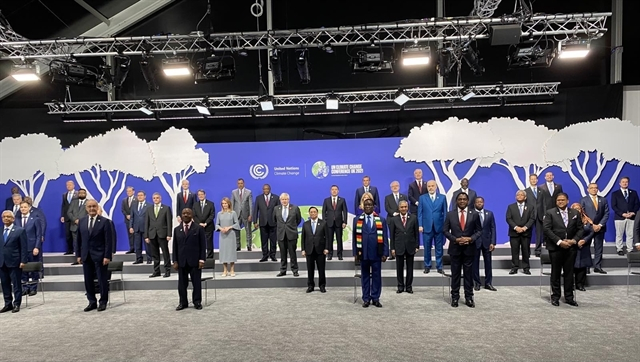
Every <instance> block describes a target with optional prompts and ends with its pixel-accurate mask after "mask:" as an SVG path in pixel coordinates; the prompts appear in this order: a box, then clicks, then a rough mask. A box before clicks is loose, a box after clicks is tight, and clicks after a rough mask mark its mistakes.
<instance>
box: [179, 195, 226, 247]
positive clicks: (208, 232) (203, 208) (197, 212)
mask: <svg viewBox="0 0 640 362" xmlns="http://www.w3.org/2000/svg"><path fill="white" fill-rule="evenodd" d="M183 214H184V213H183ZM215 215H216V205H215V204H214V203H213V202H211V201H210V200H207V193H206V192H204V190H198V201H196V202H195V204H194V205H193V210H192V217H193V221H194V222H195V223H196V224H198V225H200V226H201V227H202V228H204V238H205V242H206V246H207V259H212V258H213V230H214V228H215V225H214V223H213V218H214V217H215ZM174 252H175V249H174Z"/></svg>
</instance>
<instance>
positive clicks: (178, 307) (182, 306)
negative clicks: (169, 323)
mask: <svg viewBox="0 0 640 362" xmlns="http://www.w3.org/2000/svg"><path fill="white" fill-rule="evenodd" d="M185 308H186V307H185V306H184V305H182V304H178V306H177V307H176V310H183V309H185Z"/></svg>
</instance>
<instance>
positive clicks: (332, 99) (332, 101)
mask: <svg viewBox="0 0 640 362" xmlns="http://www.w3.org/2000/svg"><path fill="white" fill-rule="evenodd" d="M325 106H326V107H327V109H338V107H339V106H340V101H338V97H336V96H335V95H334V94H333V93H331V95H329V96H328V97H327V100H326V101H325Z"/></svg>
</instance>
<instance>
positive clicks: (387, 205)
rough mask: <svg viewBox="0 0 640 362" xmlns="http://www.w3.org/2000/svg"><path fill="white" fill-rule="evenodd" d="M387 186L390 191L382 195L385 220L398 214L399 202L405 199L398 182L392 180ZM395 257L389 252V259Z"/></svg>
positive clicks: (405, 196)
mask: <svg viewBox="0 0 640 362" xmlns="http://www.w3.org/2000/svg"><path fill="white" fill-rule="evenodd" d="M420 177H421V179H420V182H422V176H420ZM389 186H390V187H391V193H390V194H389V195H387V196H385V197H384V210H385V211H386V212H387V220H389V219H390V218H391V217H393V216H397V215H400V211H399V207H400V202H401V201H407V195H403V194H401V193H400V182H398V181H392V182H391V184H390V185H389ZM424 189H425V190H426V189H427V187H426V186H425V188H424ZM409 190H411V186H409ZM409 208H411V206H409ZM418 247H420V245H418ZM395 258H396V256H395V255H393V254H391V257H389V260H394V259H395Z"/></svg>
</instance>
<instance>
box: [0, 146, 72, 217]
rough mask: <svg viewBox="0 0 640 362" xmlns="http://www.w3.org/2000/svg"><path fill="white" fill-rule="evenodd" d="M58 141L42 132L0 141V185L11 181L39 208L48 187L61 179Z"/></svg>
mask: <svg viewBox="0 0 640 362" xmlns="http://www.w3.org/2000/svg"><path fill="white" fill-rule="evenodd" d="M62 152H63V151H62V146H61V144H60V140H59V139H57V138H55V137H49V136H47V135H45V134H42V133H37V134H36V133H31V134H26V135H22V136H20V137H18V138H12V137H7V138H5V139H3V140H2V141H1V142H0V156H1V160H2V162H1V163H0V183H2V184H6V183H8V182H13V183H14V184H16V185H17V186H18V187H19V188H20V190H21V191H22V193H23V194H24V195H25V196H31V198H32V199H33V205H34V206H38V204H39V203H40V200H42V195H43V194H44V191H45V189H46V188H47V184H48V183H49V181H50V180H55V179H56V178H58V177H59V176H60V173H59V172H58V167H57V164H56V160H57V159H58V157H60V155H61V154H62Z"/></svg>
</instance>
